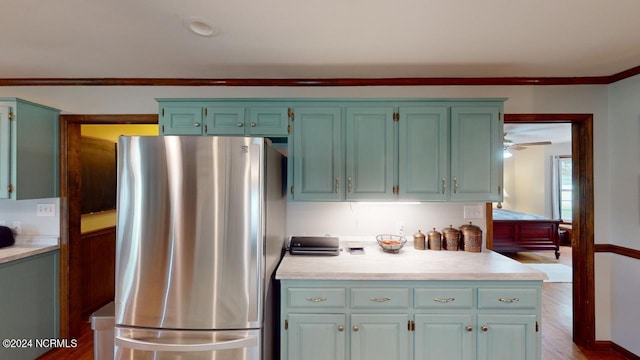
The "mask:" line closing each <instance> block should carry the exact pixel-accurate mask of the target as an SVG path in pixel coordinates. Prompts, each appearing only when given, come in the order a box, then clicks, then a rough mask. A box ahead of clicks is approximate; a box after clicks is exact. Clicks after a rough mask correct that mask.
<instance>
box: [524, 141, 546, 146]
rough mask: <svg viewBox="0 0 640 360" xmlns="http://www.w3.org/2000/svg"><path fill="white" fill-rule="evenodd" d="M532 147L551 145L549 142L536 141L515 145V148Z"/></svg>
mask: <svg viewBox="0 0 640 360" xmlns="http://www.w3.org/2000/svg"><path fill="white" fill-rule="evenodd" d="M534 145H551V141H536V142H528V143H518V144H515V146H534Z"/></svg>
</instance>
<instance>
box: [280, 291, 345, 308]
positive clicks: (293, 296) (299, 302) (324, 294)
mask: <svg viewBox="0 0 640 360" xmlns="http://www.w3.org/2000/svg"><path fill="white" fill-rule="evenodd" d="M287 296H288V302H289V307H305V308H327V307H330V308H342V307H344V305H345V290H344V288H295V289H287Z"/></svg>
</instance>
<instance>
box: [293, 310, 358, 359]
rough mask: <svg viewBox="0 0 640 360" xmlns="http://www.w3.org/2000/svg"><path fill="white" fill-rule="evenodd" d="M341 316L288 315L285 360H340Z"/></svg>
mask: <svg viewBox="0 0 640 360" xmlns="http://www.w3.org/2000/svg"><path fill="white" fill-rule="evenodd" d="M345 318H346V316H345V315H344V314H289V319H288V321H289V329H288V330H287V336H288V338H289V339H288V347H287V349H286V351H287V359H289V360H344V359H345V356H346V335H345V334H346V331H345V328H346V326H345V325H346V324H345Z"/></svg>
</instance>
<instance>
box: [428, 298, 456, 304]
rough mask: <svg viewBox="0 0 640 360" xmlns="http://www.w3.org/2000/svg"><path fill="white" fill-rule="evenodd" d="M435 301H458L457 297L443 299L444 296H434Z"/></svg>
mask: <svg viewBox="0 0 640 360" xmlns="http://www.w3.org/2000/svg"><path fill="white" fill-rule="evenodd" d="M433 301H435V302H440V303H448V302H453V301H456V298H446V299H443V298H433Z"/></svg>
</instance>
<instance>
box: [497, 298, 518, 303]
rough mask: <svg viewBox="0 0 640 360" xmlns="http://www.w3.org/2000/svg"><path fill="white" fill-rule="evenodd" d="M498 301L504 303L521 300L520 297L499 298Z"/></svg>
mask: <svg viewBox="0 0 640 360" xmlns="http://www.w3.org/2000/svg"><path fill="white" fill-rule="evenodd" d="M498 301H500V302H504V303H512V302H517V301H520V299H518V298H510V299H505V298H499V299H498Z"/></svg>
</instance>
